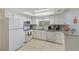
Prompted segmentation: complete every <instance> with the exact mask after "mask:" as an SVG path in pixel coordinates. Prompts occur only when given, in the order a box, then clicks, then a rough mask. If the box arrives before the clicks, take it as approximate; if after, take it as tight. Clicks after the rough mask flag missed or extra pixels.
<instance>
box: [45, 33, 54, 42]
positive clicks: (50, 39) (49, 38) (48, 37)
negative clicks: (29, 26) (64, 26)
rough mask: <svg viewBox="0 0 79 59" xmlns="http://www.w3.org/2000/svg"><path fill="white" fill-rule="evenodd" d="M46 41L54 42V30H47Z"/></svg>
mask: <svg viewBox="0 0 79 59" xmlns="http://www.w3.org/2000/svg"><path fill="white" fill-rule="evenodd" d="M47 41H51V42H55V32H47Z"/></svg>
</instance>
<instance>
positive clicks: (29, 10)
mask: <svg viewBox="0 0 79 59" xmlns="http://www.w3.org/2000/svg"><path fill="white" fill-rule="evenodd" d="M45 9H48V10H46V11H45V12H47V11H49V13H50V11H52V13H53V11H56V10H59V9H62V8H6V10H8V11H13V12H18V13H23V14H28V15H34V14H36V13H39V12H35V11H40V10H45ZM40 12H42V11H40ZM43 12H44V11H43Z"/></svg>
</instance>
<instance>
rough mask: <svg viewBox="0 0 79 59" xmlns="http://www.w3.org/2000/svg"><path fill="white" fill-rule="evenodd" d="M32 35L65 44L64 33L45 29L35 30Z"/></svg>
mask: <svg viewBox="0 0 79 59" xmlns="http://www.w3.org/2000/svg"><path fill="white" fill-rule="evenodd" d="M32 37H34V38H37V39H41V40H46V41H50V42H56V43H62V44H64V33H63V32H53V31H45V30H33V32H32Z"/></svg>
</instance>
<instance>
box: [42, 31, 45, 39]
mask: <svg viewBox="0 0 79 59" xmlns="http://www.w3.org/2000/svg"><path fill="white" fill-rule="evenodd" d="M42 39H43V40H46V31H42Z"/></svg>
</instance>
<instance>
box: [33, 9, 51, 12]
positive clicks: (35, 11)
mask: <svg viewBox="0 0 79 59" xmlns="http://www.w3.org/2000/svg"><path fill="white" fill-rule="evenodd" d="M47 10H50V9H41V10H37V11H34V12H41V11H47Z"/></svg>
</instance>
